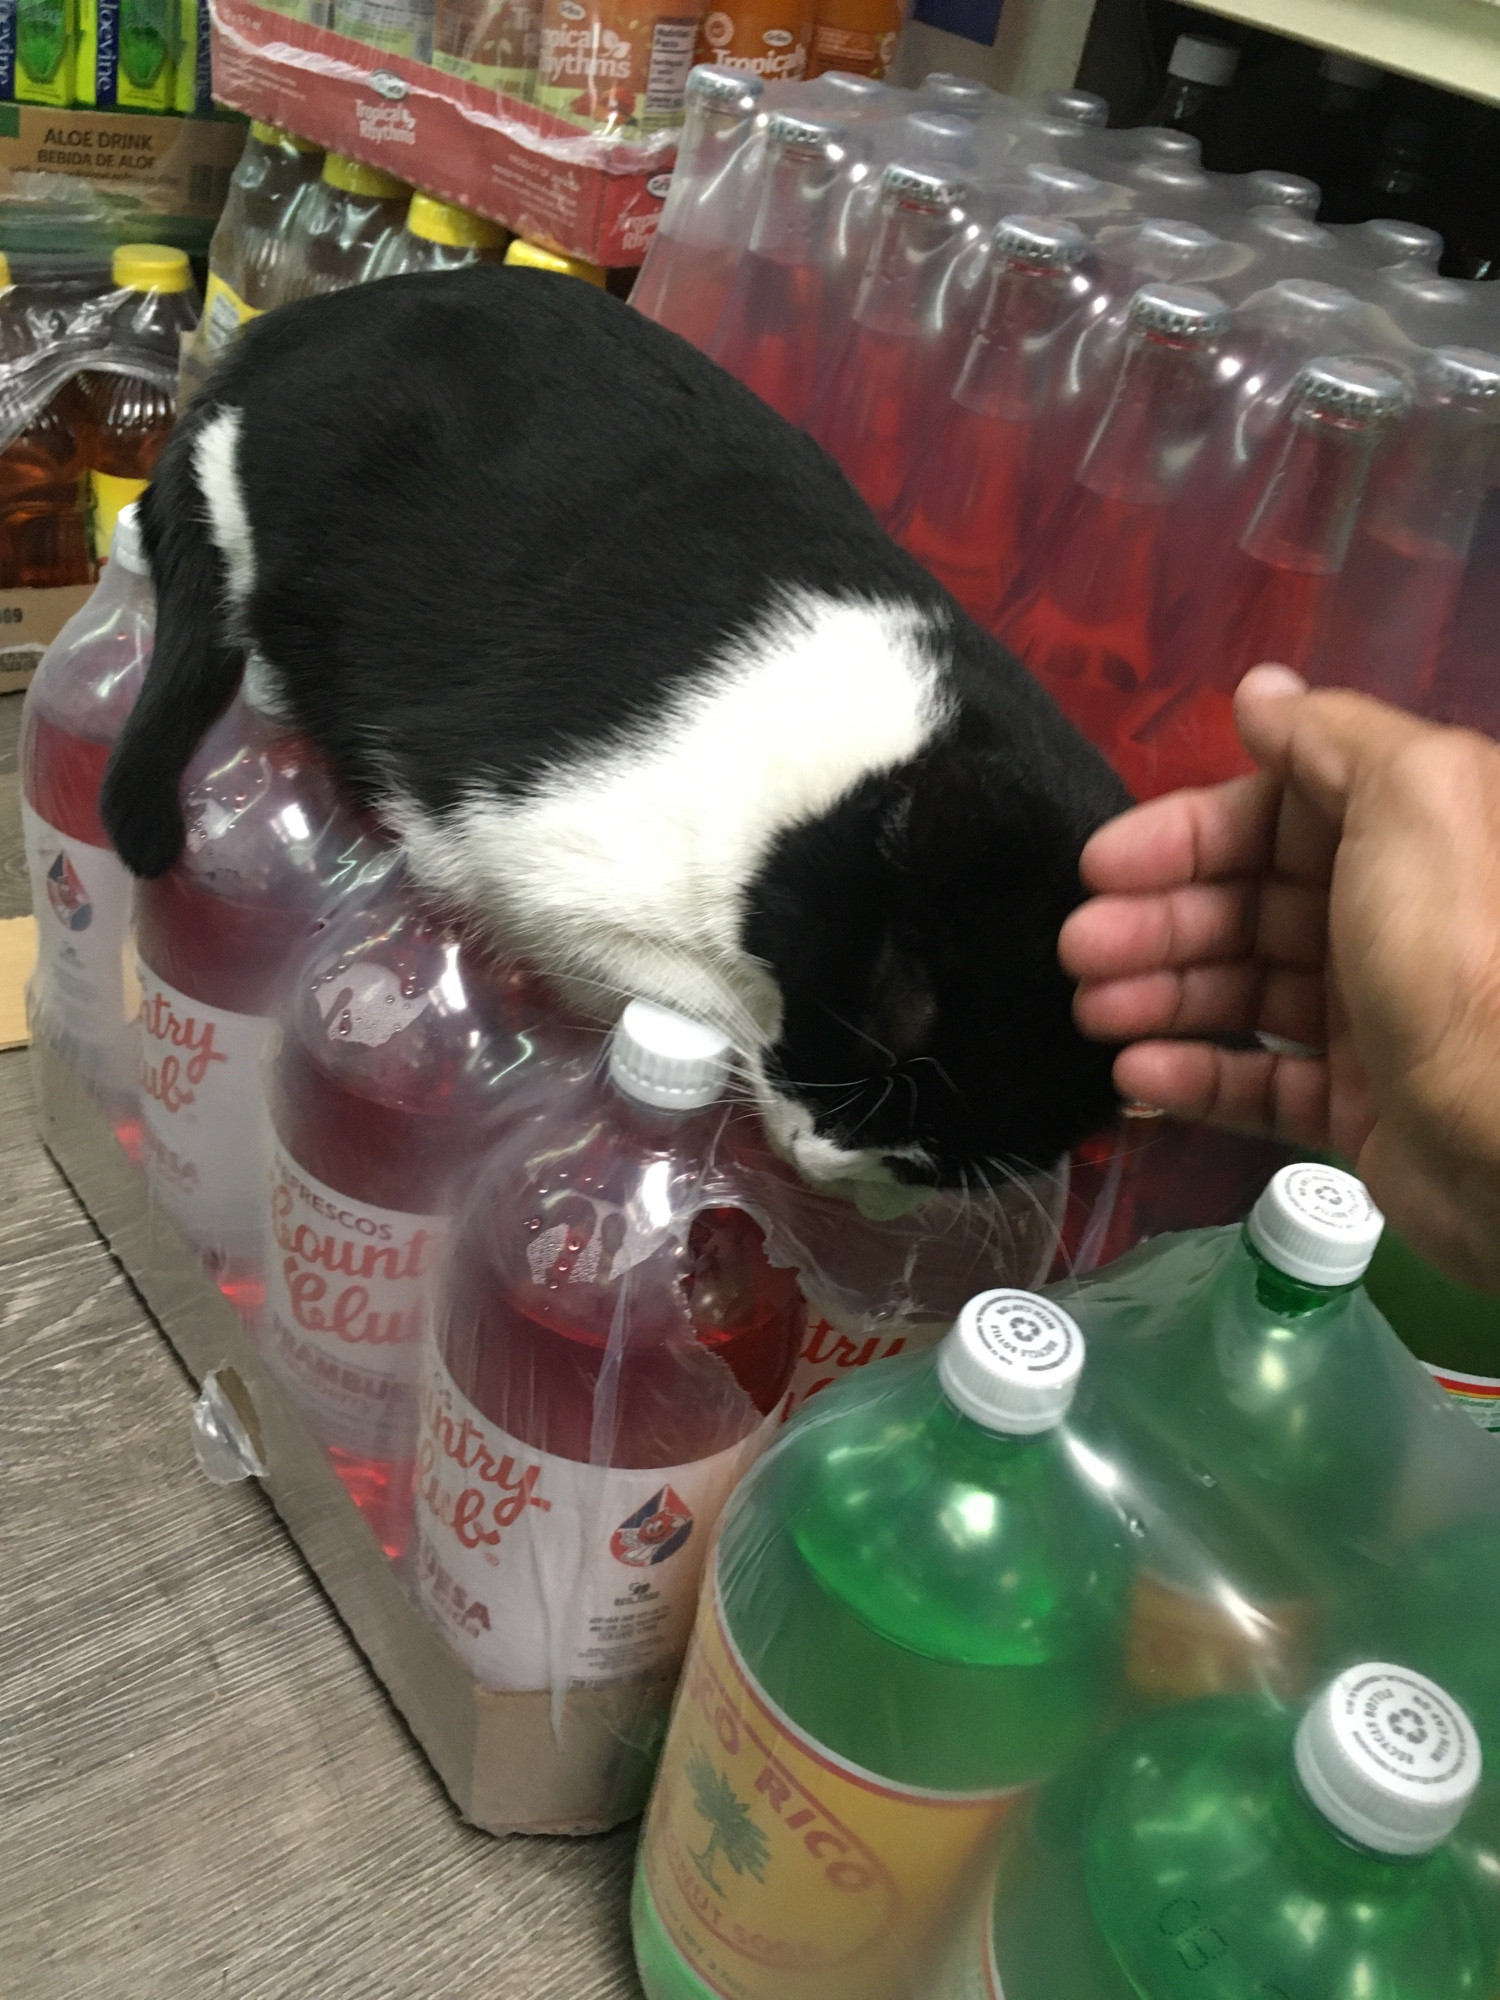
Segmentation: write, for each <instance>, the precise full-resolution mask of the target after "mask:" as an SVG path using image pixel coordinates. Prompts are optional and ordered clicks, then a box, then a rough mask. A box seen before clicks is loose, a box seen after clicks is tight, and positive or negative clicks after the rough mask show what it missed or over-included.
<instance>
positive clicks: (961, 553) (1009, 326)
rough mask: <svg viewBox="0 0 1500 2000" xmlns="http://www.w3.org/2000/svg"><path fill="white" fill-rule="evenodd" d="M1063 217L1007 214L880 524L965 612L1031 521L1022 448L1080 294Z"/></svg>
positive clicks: (1076, 239) (982, 612)
mask: <svg viewBox="0 0 1500 2000" xmlns="http://www.w3.org/2000/svg"><path fill="white" fill-rule="evenodd" d="M1087 247H1088V240H1087V238H1086V237H1085V236H1084V234H1083V232H1082V230H1081V229H1078V228H1077V227H1075V225H1074V224H1072V223H1070V222H1051V221H1046V220H1043V219H1040V218H1037V217H1034V216H1020V215H1013V216H1007V217H1006V219H1005V220H1004V221H1003V222H1002V223H1001V224H1000V226H999V227H998V229H997V230H996V231H995V235H994V240H993V244H992V253H991V263H992V273H993V274H992V276H991V279H990V289H989V297H988V299H987V300H986V302H985V307H984V311H983V314H982V316H981V318H980V322H979V325H978V327H977V329H976V330H975V334H974V338H973V340H972V341H971V343H970V346H969V352H968V354H967V356H966V357H965V360H964V365H963V368H962V369H961V371H960V373H959V376H958V380H957V382H956V383H955V384H954V387H953V391H952V394H951V396H950V397H949V400H948V407H947V409H946V410H945V411H943V412H942V413H940V415H939V416H938V419H937V421H936V422H935V423H934V424H932V426H931V431H930V438H929V442H928V445H927V448H926V450H925V452H923V453H922V454H921V455H920V456H919V457H918V459H917V463H916V466H915V468H914V470H913V472H912V475H911V477H910V479H909V480H908V482H907V485H906V488H905V490H904V492H903V494H902V496H901V500H900V502H899V504H898V506H897V507H896V509H895V510H894V514H893V517H892V519H891V522H890V528H891V533H892V534H893V535H894V536H895V538H896V540H897V541H898V542H900V543H901V545H902V547H903V548H905V549H908V550H910V552H911V554H912V555H914V556H915V557H916V558H917V560H918V561H919V562H921V563H923V564H925V565H926V567H927V568H928V569H929V570H931V572H932V574H933V575H934V576H935V577H936V578H937V580H938V582H939V583H941V584H944V585H945V586H946V587H947V588H948V589H949V590H951V591H952V593H953V595H954V596H955V597H956V598H957V599H958V601H959V603H960V604H962V605H963V607H964V609H965V610H966V611H968V612H969V613H970V614H971V616H973V617H975V618H977V619H979V620H980V622H981V623H982V624H986V625H988V624H991V623H993V621H994V619H995V616H996V613H997V611H998V609H999V605H1000V600H1001V598H1002V596H1003V595H1004V593H1005V590H1006V588H1007V586H1008V585H1009V584H1010V582H1011V580H1012V578H1013V576H1014V573H1015V566H1016V563H1017V561H1018V559H1019V556H1020V552H1021V550H1022V548H1023V547H1024V545H1025V543H1026V540H1027V538H1028V535H1029V533H1030V531H1031V527H1032V524H1033V521H1034V514H1033V504H1034V502H1033V480H1032V476H1031V475H1032V457H1033V451H1034V449H1035V448H1036V446H1037V442H1038V422H1039V419H1040V418H1041V416H1042V413H1043V411H1044V410H1045V408H1046V403H1047V394H1048V389H1049V387H1050V383H1051V378H1052V372H1053V369H1054V367H1055V366H1056V363H1057V360H1058V355H1059V350H1060V347H1061V340H1060V337H1059V334H1060V329H1061V328H1062V326H1063V324H1064V323H1065V321H1066V320H1068V319H1069V318H1070V316H1071V315H1072V314H1073V313H1074V312H1075V311H1077V310H1078V308H1079V306H1080V304H1081V303H1082V300H1083V298H1084V297H1085V296H1086V295H1087V292H1088V283H1087V280H1086V279H1085V278H1084V277H1083V276H1082V274H1081V273H1080V270H1079V266H1080V264H1081V263H1082V260H1083V257H1084V253H1085V251H1086V250H1087Z"/></svg>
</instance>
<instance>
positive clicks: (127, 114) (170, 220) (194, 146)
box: [0, 104, 245, 250]
mask: <svg viewBox="0 0 1500 2000" xmlns="http://www.w3.org/2000/svg"><path fill="white" fill-rule="evenodd" d="M244 143H245V127H244V122H243V120H242V119H240V118H237V117H230V116H220V117H214V118H177V117H160V118H158V117H153V116H152V115H150V114H149V113H147V112H142V111H91V110H86V109H85V110H72V111H55V110H52V109H51V108H50V107H47V106H43V105H37V104H0V168H5V169H7V170H8V171H9V172H11V173H49V174H70V175H73V176H74V177H76V178H78V179H82V180H87V181H89V182H91V183H92V184H93V186H94V187H96V188H98V189H99V190H100V191H101V192H102V193H103V194H104V196H105V198H106V201H107V203H108V206H109V207H110V209H111V210H112V211H114V212H113V214H112V215H111V218H110V224H109V230H110V234H111V236H112V237H113V239H114V241H116V242H118V243H128V242H130V241H131V240H132V238H137V237H139V238H143V239H144V240H146V241H148V242H158V243H159V242H171V243H176V244H178V245H179V246H180V247H181V248H183V249H186V250H202V249H206V248H207V244H208V239H209V236H210V235H211V234H212V232H213V225H214V223H215V222H216V221H217V220H218V216H219V211H220V209H221V208H222V207H223V206H224V197H225V195H226V194H227V193H228V192H229V176H230V174H231V173H233V171H234V166H235V162H236V161H237V160H238V159H239V156H240V153H241V151H242V149H243V147H244Z"/></svg>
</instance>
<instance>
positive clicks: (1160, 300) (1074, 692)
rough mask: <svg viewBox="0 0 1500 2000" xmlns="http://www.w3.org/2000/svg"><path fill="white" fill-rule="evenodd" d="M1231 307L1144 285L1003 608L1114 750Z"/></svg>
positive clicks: (1136, 679)
mask: <svg viewBox="0 0 1500 2000" xmlns="http://www.w3.org/2000/svg"><path fill="white" fill-rule="evenodd" d="M1226 319H1227V314H1226V312H1225V309H1224V305H1223V302H1222V301H1221V300H1220V299H1219V298H1218V297H1217V296H1216V295H1215V294H1214V293H1213V292H1208V291H1202V290H1199V289H1198V288H1197V287H1195V286H1190V285H1143V286H1142V287H1141V289H1140V290H1139V291H1138V292H1137V293H1136V295H1135V298H1134V300H1133V301H1132V303H1131V307H1130V329H1131V330H1130V339H1129V342H1128V344H1127V347H1126V352H1125V359H1124V361H1123V362H1122V364H1121V366H1120V372H1119V375H1118V376H1117V378H1116V382H1115V389H1114V394H1113V396H1112V397H1111V399H1110V404H1109V408H1108V409H1107V410H1106V412H1105V414H1104V417H1103V420H1102V421H1101V423H1100V425H1099V428H1098V430H1097V431H1096V432H1095V433H1094V438H1093V442H1092V443H1091V444H1090V446H1089V448H1088V450H1087V451H1086V452H1085V453H1084V457H1083V461H1082V463H1081V465H1080V466H1079V468H1078V473H1077V476H1076V478H1075V479H1074V481H1073V486H1072V490H1071V492H1070V493H1069V494H1068V495H1067V496H1066V498H1065V499H1064V500H1063V501H1062V502H1061V504H1060V505H1059V507H1058V509H1057V512H1056V513H1055V514H1054V516H1053V517H1052V520H1051V522H1050V523H1049V525H1048V527H1047V529H1046V530H1045V532H1044V533H1043V535H1042V538H1041V540H1040V541H1039V543H1038V544H1037V546H1036V547H1035V549H1034V550H1033V553H1032V558H1031V560H1030V561H1029V562H1028V563H1027V564H1026V566H1025V568H1024V570H1023V571H1022V573H1021V574H1020V575H1019V576H1018V577H1017V579H1016V581H1015V583H1014V584H1013V585H1012V587H1011V589H1010V591H1009V592H1008V593H1007V595H1006V598H1005V600H1004V602H1003V603H1002V604H1001V607H1000V610H999V613H998V616H997V618H996V621H995V631H996V633H997V634H998V636H999V637H1000V638H1001V639H1002V640H1004V642H1005V644H1006V645H1008V646H1010V647H1011V648H1012V649H1013V650H1014V651H1015V652H1016V653H1018V654H1019V655H1020V657H1021V658H1022V659H1023V660H1024V661H1025V663H1026V665H1027V666H1028V667H1030V669H1031V671H1032V672H1033V673H1034V674H1035V675H1036V677H1037V679H1038V680H1039V681H1040V682H1041V683H1042V685H1043V687H1045V688H1047V689H1048V690H1049V691H1050V692H1051V693H1052V694H1053V695H1054V696H1055V698H1056V700H1057V701H1058V703H1059V705H1060V706H1061V707H1062V709H1063V711H1064V712H1065V714H1067V715H1068V716H1069V717H1070V719H1071V720H1072V721H1073V722H1074V723H1076V724H1077V726H1078V727H1079V728H1080V729H1081V730H1082V731H1083V732H1084V734H1085V735H1086V736H1087V737H1089V739H1090V740H1091V741H1092V742H1094V743H1095V744H1097V745H1098V747H1099V748H1100V749H1101V750H1103V751H1104V753H1105V755H1106V756H1110V757H1114V756H1116V754H1117V750H1118V734H1119V729H1120V724H1121V722H1122V721H1123V719H1124V717H1125V715H1126V713H1127V711H1128V709H1129V707H1130V705H1131V702H1132V701H1133V699H1134V698H1135V696H1136V695H1137V693H1138V692H1139V690H1140V689H1141V688H1142V687H1143V686H1144V685H1145V683H1146V681H1147V678H1148V676H1149V674H1150V671H1151V662H1152V651H1151V617H1152V606H1153V600H1154V595H1155V570H1156V557H1157V541H1158V537H1159V535H1160V533H1161V524H1162V521H1163V519H1164V517H1165V515H1166V512H1167V503H1168V501H1169V500H1170V499H1171V496H1172V492H1173V489H1174V487H1175V485H1176V484H1177V482H1178V480H1179V479H1180V478H1181V476H1182V473H1183V471H1184V470H1185V468H1186V465H1187V463H1188V461H1189V460H1190V458H1191V454H1192V449H1193V447H1194V445H1195V444H1196V442H1197V441H1198V438H1199V436H1200V433H1201V429H1202V424H1203V421H1204V417H1205V414H1206V410H1207V406H1208V396H1209V387H1210V385H1209V360H1210V356H1211V353H1212V349H1213V343H1214V341H1215V340H1216V339H1217V338H1218V336H1219V334H1220V333H1221V332H1222V331H1223V328H1224V325H1225V322H1226Z"/></svg>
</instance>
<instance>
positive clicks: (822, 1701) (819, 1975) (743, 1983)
mask: <svg viewBox="0 0 1500 2000" xmlns="http://www.w3.org/2000/svg"><path fill="white" fill-rule="evenodd" d="M1082 1365H1083V1341H1082V1338H1081V1336H1080V1334H1079V1332H1078V1329H1077V1327H1076V1326H1075V1325H1074V1323H1073V1321H1072V1320H1071V1319H1070V1318H1069V1317H1068V1315H1067V1314H1066V1313H1065V1312H1063V1311H1062V1310H1061V1309H1060V1308H1059V1307H1057V1306H1055V1305H1053V1304H1052V1303H1051V1302H1050V1301H1047V1300H1045V1299H1040V1298H1037V1297H1035V1296H1034V1295H1033V1294H1030V1293H1027V1292H1014V1291H996V1292H986V1293H982V1294H981V1295H980V1296H979V1297H978V1298H975V1299H973V1300H971V1301H970V1302H969V1303H968V1305H966V1306H965V1307H964V1309H963V1311H962V1312H961V1313H960V1315H959V1318H958V1322H957V1324H956V1326H955V1327H954V1328H953V1330H952V1331H951V1332H950V1334H949V1335H948V1337H947V1339H946V1340H945V1341H944V1343H943V1345H942V1347H941V1348H940V1349H939V1350H938V1353H937V1355H936V1357H933V1356H921V1357H918V1359H917V1360H915V1361H913V1362H911V1363H910V1364H903V1363H899V1362H898V1363H892V1364H890V1365H889V1366H887V1367H886V1368H885V1369H884V1370H883V1372H882V1373H881V1375H880V1376H879V1378H878V1379H875V1380H870V1381H866V1382H859V1383H851V1384H849V1385H848V1387H847V1388H845V1389H842V1390H832V1391H829V1392H827V1393H826V1394H825V1395H824V1396H823V1397H822V1398H821V1399H820V1400H819V1402H818V1403H816V1404H815V1405H814V1406H813V1410H812V1411H811V1412H810V1413H809V1414H808V1415H807V1416H806V1417H804V1418H803V1419H802V1420H801V1421H800V1422H799V1423H797V1424H796V1425H794V1426H793V1427H792V1429H791V1430H790V1431H789V1432H788V1433H787V1434H786V1436H785V1438H784V1439H783V1441H782V1442H781V1443H780V1444H779V1445H778V1447H777V1449H776V1450H775V1451H774V1452H773V1453H771V1454H770V1456H769V1457H768V1458H767V1459H766V1461H765V1463H764V1465H763V1466H762V1467H761V1468H759V1470H758V1471H757V1473H756V1475H755V1477H754V1478H753V1479H752V1480H751V1481H749V1482H748V1484H747V1485H746V1487H745V1488H744V1489H743V1490H742V1491H741V1493H740V1494H739V1495H738V1496H737V1497H736V1499H735V1502H734V1504H733V1506H732V1507H731V1509H730V1510H729V1513H728V1514H727V1516H726V1519H725V1522H724V1526H723V1530H722V1532H721V1534H720V1537H719V1542H718V1546H717V1549H716V1552H715V1557H714V1567H713V1575H712V1579H711V1582H710V1584H709V1586H708V1588H707V1589H706V1591H705V1593H704V1599H703V1604H702V1607H701V1609H700V1612H699V1620H698V1625H697V1629H696V1631H695V1634H694V1639H693V1646H692V1650H691V1651H690V1653H689V1655H688V1659H687V1663H686V1666H685V1668H684V1671H683V1679H682V1692H681V1696H680V1698H679V1700H678V1703H677V1708H676V1712H675V1714H674V1716H673V1721H672V1728H671V1731H670V1733H669V1735H668V1739H667V1745H666V1749H665V1751H664V1753H663V1758H662V1764H661V1770H660V1773H659V1775H658V1778H657V1784H656V1790H655V1793H654V1794H653V1796H652V1800H651V1805H650V1808H649V1810H648V1814H647V1819H646V1826H645V1832H644V1835H643V1838H642V1842H641V1858H640V1864H639V1869H638V1873H637V1877H636V1891H635V1902H634V1913H633V1914H634V1934H635V1948H636V1959H637V1963H638V1965H639V1967H640V1972H641V1979H642V1983H643V1985H644V1986H645V1989H646V1993H647V1995H648V2000H705V1996H710V1995H714V1994H723V1993H733V1994H734V1995H735V1996H736V2000H894V1996H897V1995H900V1996H903V1997H904V1996H908V1995H917V1994H920V1993H923V1992H925V1991H926V1990H927V1980H926V1977H925V1974H926V1973H927V1972H928V1971H929V1970H930V1965H931V1960H932V1958H933V1955H934V1954H935V1952H936V1951H937V1950H939V1949H940V1948H941V1944H942V1941H943V1940H944V1938H945V1936H946V1934H947V1931H948V1929H949V1927H950V1926H951V1923H952V1920H953V1917H954V1914H955V1911H956V1908H958V1907H960V1906H961V1904H962V1901H963V1898H964V1896H965V1893H966V1891H968V1890H969V1889H970V1887H971V1877H972V1874H973V1871H974V1869H975V1868H976V1866H977V1865H978V1864H979V1863H980V1862H981V1861H982V1859H983V1857H984V1856H985V1854H986V1853H987V1851H988V1849H989V1847H990V1844H991V1842H992V1841H993V1838H994V1835H995V1831H996V1828H997V1827H998V1826H999V1824H1000V1823H1001V1821H1003V1820H1004V1818H1005V1817H1006V1814H1007V1813H1008V1812H1010V1811H1011V1810H1012V1809H1013V1808H1014V1807H1015V1806H1016V1805H1017V1803H1018V1802H1019V1800H1020V1799H1021V1798H1022V1797H1023V1796H1024V1794H1025V1793H1026V1792H1027V1791H1028V1790H1029V1789H1030V1788H1031V1787H1032V1786H1034V1785H1035V1784H1037V1783H1038V1782H1040V1781H1042V1780H1044V1779H1045V1778H1046V1777H1047V1776H1048V1775H1049V1774H1051V1773H1052V1772H1053V1771H1055V1770H1056V1769H1057V1768H1058V1766H1059V1765H1060V1763H1061V1762H1062V1761H1063V1760H1065V1759H1066V1758H1067V1757H1068V1756H1070V1755H1071V1754H1072V1753H1073V1752H1074V1751H1076V1750H1077V1749H1078V1748H1080V1747H1081V1745H1082V1744H1083V1743H1084V1742H1085V1741H1087V1740H1088V1738H1089V1737H1090V1736H1091V1735H1092V1734H1093V1733H1094V1732H1095V1731H1097V1730H1098V1729H1099V1728H1100V1727H1101V1726H1102V1723H1103V1720H1104V1717H1105V1715H1106V1713H1107V1711H1108V1709H1109V1707H1110V1705H1111V1703H1112V1701H1113V1700H1114V1698H1115V1696H1116V1692H1117V1688H1118V1678H1117V1677H1118V1672H1119V1659H1120V1640H1121V1632H1122V1624H1123V1617H1124V1605H1125V1589H1126V1578H1127V1575H1128V1567H1129V1560H1130V1559H1129V1555H1128V1553H1127V1551H1126V1549H1125V1547H1124V1543H1125V1542H1126V1540H1127V1539H1128V1537H1127V1534H1126V1531H1125V1529H1124V1527H1123V1526H1122V1524H1121V1522H1120V1521H1119V1520H1118V1518H1117V1517H1116V1515H1115V1513H1114V1512H1113V1510H1112V1508H1111V1507H1110V1505H1109V1504H1108V1502H1107V1501H1106V1500H1105V1499H1104V1498H1103V1497H1102V1495H1101V1494H1100V1492H1099V1491H1098V1490H1096V1489H1095V1488H1094V1487H1092V1486H1091V1485H1089V1483H1088V1481H1087V1479H1086V1477H1085V1476H1084V1475H1083V1474H1081V1473H1080V1472H1079V1470H1078V1468H1077V1465H1076V1463H1075V1461H1074V1459H1073V1457H1072V1455H1071V1453H1070V1450H1069V1447H1068V1443H1067V1439H1066V1436H1065V1434H1064V1432H1063V1430H1062V1429H1061V1428H1060V1426H1062V1424H1063V1420H1064V1418H1065V1417H1066V1415H1067V1411H1068V1407H1069V1404H1070V1402H1071V1400H1072V1397H1073V1393H1074V1390H1075V1389H1076V1387H1077V1383H1078V1378H1079V1373H1080V1370H1081V1368H1082Z"/></svg>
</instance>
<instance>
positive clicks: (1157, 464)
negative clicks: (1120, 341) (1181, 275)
mask: <svg viewBox="0 0 1500 2000" xmlns="http://www.w3.org/2000/svg"><path fill="white" fill-rule="evenodd" d="M1205 361H1206V344H1205V343H1204V342H1202V341H1196V340H1173V339H1169V338H1163V337H1161V336H1158V335H1151V334H1145V335H1143V334H1139V333H1137V334H1133V335H1132V336H1131V341H1130V345H1129V347H1128V349H1127V350H1126V354H1125V359H1124V361H1123V362H1122V363H1121V365H1120V372H1119V374H1118V376H1117V377H1116V378H1115V386H1114V393H1113V394H1112V395H1111V397H1110V402H1109V408H1108V409H1107V410H1106V411H1105V413H1104V417H1103V420H1102V421H1101V423H1100V425H1099V428H1098V430H1097V431H1095V433H1094V436H1093V440H1092V442H1091V443H1090V445H1089V447H1088V450H1087V451H1086V452H1085V454H1084V457H1083V463H1082V465H1081V466H1080V467H1079V471H1078V479H1079V483H1080V484H1081V485H1083V486H1086V487H1088V489H1089V490H1090V492H1093V493H1097V494H1099V495H1100V496H1101V497H1102V498H1104V499H1106V500H1124V501H1129V502H1132V503H1134V504H1135V505H1138V506H1148V507H1149V506H1158V507H1159V506H1164V505H1165V504H1166V502H1167V500H1168V499H1169V498H1170V497H1171V495H1172V492H1173V490H1174V489H1175V487H1176V486H1177V484H1178V482H1179V481H1180V479H1181V478H1182V475H1183V473H1184V472H1185V471H1186V469H1187V466H1188V463H1189V461H1190V460H1191V457H1192V453H1193V450H1194V447H1195V446H1196V444H1197V440H1198V434H1199V430H1200V417H1201V413H1202V406H1203V399H1204V393H1205V387H1206V384H1205V374H1206V368H1205Z"/></svg>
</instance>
